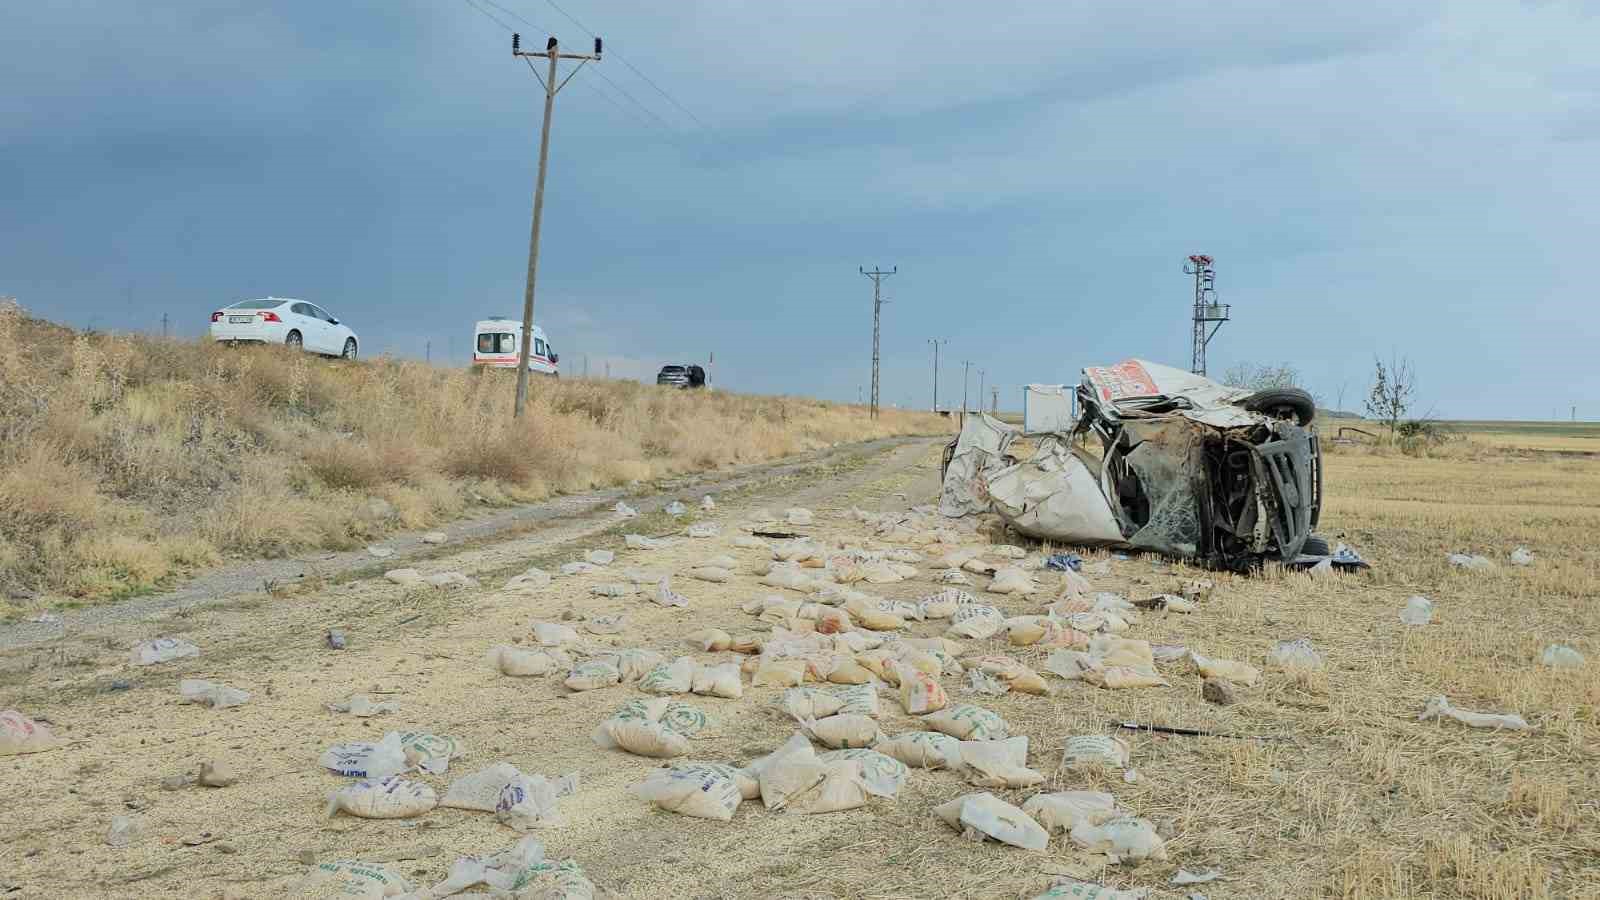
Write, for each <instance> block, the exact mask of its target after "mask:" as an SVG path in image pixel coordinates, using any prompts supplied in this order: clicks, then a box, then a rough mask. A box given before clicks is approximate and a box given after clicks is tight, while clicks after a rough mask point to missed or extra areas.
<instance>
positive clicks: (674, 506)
mask: <svg viewBox="0 0 1600 900" xmlns="http://www.w3.org/2000/svg"><path fill="white" fill-rule="evenodd" d="M688 511H689V507H687V506H684V505H683V504H682V503H679V502H678V501H677V500H674V501H672V502H671V503H668V504H667V515H669V516H671V517H673V518H674V519H676V518H678V517H680V516H682V515H684V514H685V513H687V512H688Z"/></svg>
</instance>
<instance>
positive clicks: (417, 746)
mask: <svg viewBox="0 0 1600 900" xmlns="http://www.w3.org/2000/svg"><path fill="white" fill-rule="evenodd" d="M400 748H401V749H402V750H403V751H405V755H406V764H407V765H410V766H415V767H416V768H418V769H421V770H422V771H424V772H427V773H429V774H430V775H443V774H444V773H445V772H447V771H449V769H450V760H452V759H459V758H460V757H462V756H465V755H466V750H465V749H464V748H463V747H462V746H461V742H460V741H458V740H456V739H455V738H452V737H444V736H442V735H437V734H429V733H428V732H426V731H404V732H401V733H400Z"/></svg>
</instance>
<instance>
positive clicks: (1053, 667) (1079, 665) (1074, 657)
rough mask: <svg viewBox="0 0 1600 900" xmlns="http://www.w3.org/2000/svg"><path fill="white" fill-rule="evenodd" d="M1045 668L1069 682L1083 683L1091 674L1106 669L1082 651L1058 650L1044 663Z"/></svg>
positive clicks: (1097, 660)
mask: <svg viewBox="0 0 1600 900" xmlns="http://www.w3.org/2000/svg"><path fill="white" fill-rule="evenodd" d="M1044 667H1045V671H1047V672H1051V673H1053V674H1055V675H1060V676H1061V677H1062V678H1065V679H1066V680H1068V681H1083V680H1085V676H1086V675H1088V674H1089V673H1090V672H1093V671H1095V670H1096V669H1104V668H1105V666H1104V665H1103V664H1102V663H1101V662H1100V660H1099V659H1097V658H1095V657H1094V656H1092V655H1090V654H1088V653H1085V652H1083V651H1082V650H1057V651H1055V652H1054V653H1052V654H1050V656H1049V658H1047V659H1046V660H1045V661H1044Z"/></svg>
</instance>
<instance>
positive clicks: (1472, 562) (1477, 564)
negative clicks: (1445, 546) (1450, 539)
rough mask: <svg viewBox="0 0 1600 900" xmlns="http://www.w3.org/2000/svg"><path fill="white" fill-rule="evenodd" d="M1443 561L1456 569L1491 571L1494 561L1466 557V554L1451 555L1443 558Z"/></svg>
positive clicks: (1480, 557)
mask: <svg viewBox="0 0 1600 900" xmlns="http://www.w3.org/2000/svg"><path fill="white" fill-rule="evenodd" d="M1445 561H1446V562H1448V563H1450V565H1452V566H1455V567H1456V568H1458V569H1492V568H1494V561H1493V560H1491V559H1489V558H1488V557H1487V556H1477V555H1468V554H1466V553H1452V554H1450V555H1449V556H1447V557H1445Z"/></svg>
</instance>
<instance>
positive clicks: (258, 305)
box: [228, 299, 288, 309]
mask: <svg viewBox="0 0 1600 900" xmlns="http://www.w3.org/2000/svg"><path fill="white" fill-rule="evenodd" d="M286 302H288V301H285V300H271V299H268V300H240V301H239V302H238V303H235V304H234V305H232V306H230V307H228V309H272V308H273V307H275V306H282V305H283V304H284V303H286Z"/></svg>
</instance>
